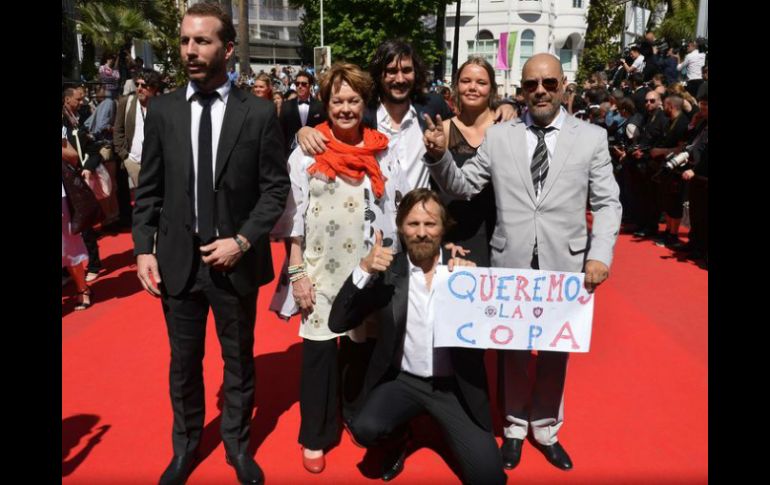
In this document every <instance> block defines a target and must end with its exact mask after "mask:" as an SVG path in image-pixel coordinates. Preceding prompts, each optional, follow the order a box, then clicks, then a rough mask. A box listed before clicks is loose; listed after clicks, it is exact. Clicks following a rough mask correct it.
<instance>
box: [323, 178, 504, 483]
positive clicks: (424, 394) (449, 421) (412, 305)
mask: <svg viewBox="0 0 770 485" xmlns="http://www.w3.org/2000/svg"><path fill="white" fill-rule="evenodd" d="M447 219H448V216H447V211H446V209H445V208H444V206H443V205H442V204H441V201H440V200H439V198H438V195H437V194H436V193H435V192H433V191H431V190H429V189H424V188H423V189H415V190H413V191H411V192H409V193H408V194H407V195H406V196H405V197H404V199H403V200H402V201H401V204H400V206H399V208H398V214H397V216H396V224H397V226H398V231H399V234H400V235H401V238H402V240H403V242H404V245H405V247H406V253H404V252H401V253H399V254H397V255H396V256H395V257H394V256H393V254H392V252H391V250H390V249H388V248H383V247H382V235H381V234H379V235H378V239H377V243H376V244H375V246H374V247H373V248H372V250H371V251H370V253H369V255H367V257H365V258H363V259H362V260H361V263H360V265H359V266H357V267H356V268H355V269H354V271H353V273H352V274H351V275H350V276H349V277H348V279H347V280H346V281H345V284H344V285H343V287H342V289H341V290H340V292H339V293H338V294H337V297H336V299H335V300H334V304H333V305H332V310H331V315H330V317H329V322H330V323H329V327H330V328H331V330H332V331H334V332H345V331H347V330H350V329H351V328H354V327H357V326H358V325H360V323H361V322H362V320H363V318H364V317H365V316H366V315H368V314H370V313H371V312H373V311H377V312H378V313H379V318H380V327H379V336H378V339H377V343H376V345H375V347H374V352H373V355H372V358H371V361H370V364H369V367H368V370H367V374H366V381H365V382H366V384H365V385H366V388H367V394H366V395H367V399H366V401H365V402H364V404H363V406H362V408H361V410H360V412H359V413H358V414H356V416H355V417H354V419H353V421H352V423H351V431H352V433H353V435H354V436H355V438H356V440H357V441H358V442H359V443H361V444H362V445H364V446H367V447H370V446H376V445H378V444H382V443H383V442H384V441H386V440H387V439H388V438H390V437H393V435H398V434H399V430H401V429H403V427H404V426H405V425H406V424H407V423H408V422H409V421H410V420H411V419H412V418H414V417H416V416H417V415H418V414H421V413H423V412H427V413H428V414H430V415H431V416H433V417H434V418H435V419H436V421H437V422H438V424H439V426H440V427H441V429H442V431H443V432H444V438H445V439H446V440H447V442H448V443H449V446H450V448H451V449H452V451H453V453H454V455H455V457H456V458H457V461H458V462H459V465H460V469H461V473H462V480H463V483H479V484H495V483H505V481H506V479H507V477H506V475H505V473H504V472H503V471H502V465H503V463H502V459H501V456H500V451H499V450H498V448H497V443H496V441H495V437H494V435H493V434H492V419H491V416H490V412H489V396H488V394H487V378H486V371H485V368H484V360H483V357H484V351H483V350H477V349H462V348H434V347H433V317H432V315H431V314H430V313H429V312H430V299H431V298H432V295H433V292H432V290H431V282H432V281H433V276H434V274H435V270H436V267H437V266H438V265H439V264H441V252H440V245H441V238H442V237H443V235H444V233H445V228H446V227H447ZM452 263H457V264H462V263H465V262H464V261H459V262H458V261H451V262H450V264H449V270H450V271H451V269H452V266H453V264H452ZM469 264H470V265H473V263H469ZM380 273H381V274H380ZM375 278H376V279H375ZM372 281H373V282H372ZM397 449H398V452H397V453H396V454H395V457H396V459H395V460H392V459H391V460H387V459H386V468H385V470H384V473H383V477H382V478H383V479H384V480H386V481H388V480H391V479H393V478H394V477H395V476H396V475H398V473H400V472H401V470H402V469H403V463H404V458H405V447H404V446H403V442H402V445H401V446H400V447H399V448H397ZM391 458H393V456H391Z"/></svg>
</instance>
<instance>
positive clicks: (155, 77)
mask: <svg viewBox="0 0 770 485" xmlns="http://www.w3.org/2000/svg"><path fill="white" fill-rule="evenodd" d="M139 79H143V80H144V82H146V83H147V86H149V87H151V88H155V89H157V90H158V91H160V90H161V89H163V79H162V78H161V77H160V73H159V72H158V71H156V70H155V69H142V70H141V71H139V72H138V73H137V74H136V80H137V81H138V80H139Z"/></svg>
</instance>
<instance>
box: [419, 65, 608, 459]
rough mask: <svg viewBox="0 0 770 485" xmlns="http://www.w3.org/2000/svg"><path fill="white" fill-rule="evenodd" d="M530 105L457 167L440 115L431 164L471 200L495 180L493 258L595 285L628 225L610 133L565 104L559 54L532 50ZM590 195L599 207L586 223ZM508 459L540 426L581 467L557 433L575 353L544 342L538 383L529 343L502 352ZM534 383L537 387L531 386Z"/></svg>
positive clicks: (551, 447) (556, 451) (543, 441)
mask: <svg viewBox="0 0 770 485" xmlns="http://www.w3.org/2000/svg"><path fill="white" fill-rule="evenodd" d="M521 84H522V88H523V92H524V97H525V99H526V102H527V105H528V107H529V112H528V113H527V115H526V116H525V117H524V119H522V120H519V119H516V120H512V121H510V122H505V123H499V124H497V125H495V126H492V127H491V128H489V129H488V130H487V133H486V137H485V139H484V141H483V142H482V144H481V147H480V148H479V150H478V152H477V154H476V156H474V157H473V158H471V159H470V160H468V161H467V162H465V164H464V165H463V166H462V168H458V167H457V165H456V164H455V163H454V161H453V160H452V156H451V154H450V153H449V151H447V150H446V149H445V146H446V139H447V135H446V134H445V133H444V132H443V129H442V124H441V122H440V118H438V117H437V118H438V119H437V121H438V122H437V123H435V124H434V123H433V122H432V121H431V120H428V121H429V123H428V129H427V130H426V131H425V136H424V141H425V145H426V147H427V150H428V153H427V155H426V160H425V161H426V164H427V165H428V167H429V168H430V172H431V175H432V176H433V178H434V179H435V180H436V181H437V182H438V183H439V184H440V185H441V186H442V188H443V189H444V190H445V191H447V192H449V193H450V194H452V195H454V196H457V197H461V198H464V199H470V198H471V197H473V196H474V195H476V194H477V193H479V192H481V190H482V189H483V188H484V187H485V186H486V185H487V184H488V183H490V182H492V183H493V185H494V188H495V201H496V204H497V226H496V227H495V231H494V234H493V236H492V239H491V241H490V246H491V252H490V253H491V260H492V265H493V266H496V267H506V268H532V269H544V270H554V271H570V272H581V271H584V272H585V284H586V289H587V290H588V291H589V292H592V291H593V290H594V289H595V288H596V287H597V286H598V285H599V284H601V283H602V282H603V281H604V280H606V279H607V277H608V276H609V267H610V264H611V262H612V252H613V248H614V246H615V241H616V239H617V235H618V231H619V229H620V217H621V205H620V202H619V200H618V193H619V191H618V186H617V183H616V182H615V179H614V177H613V175H612V164H611V162H610V154H609V150H608V147H607V134H606V132H605V131H604V130H603V129H601V128H599V127H597V126H593V125H590V124H588V123H585V122H583V121H580V120H578V119H577V118H574V117H572V116H570V115H569V114H568V113H567V112H566V111H565V110H564V109H562V108H561V107H560V104H561V101H562V96H563V94H564V86H565V84H566V78H565V77H564V72H563V71H562V68H561V63H560V62H559V60H558V59H557V58H555V57H554V56H552V55H550V54H537V55H535V56H533V57H531V58H530V59H529V60H528V61H527V62H526V63H525V64H524V68H523V70H522V83H521ZM586 201H587V202H588V205H589V206H590V210H591V213H592V214H593V224H592V227H591V231H590V232H589V231H588V228H587V224H586ZM502 354H503V366H502V369H501V372H500V375H501V378H502V381H501V382H502V383H503V384H504V385H503V386H501V387H504V389H501V395H502V398H503V399H502V400H503V403H504V405H503V406H504V411H503V412H504V423H506V427H505V428H504V435H505V436H504V438H505V439H504V441H503V446H502V454H503V465H504V466H505V468H507V469H512V468H514V467H515V466H516V465H518V463H519V460H520V458H521V448H522V445H523V443H524V439H525V438H526V437H527V434H528V431H529V428H530V427H531V428H532V434H533V437H534V440H533V444H534V446H535V447H536V448H538V449H539V450H540V451H541V452H542V453H543V454H544V455H545V457H546V458H547V459H548V461H549V462H550V463H551V464H553V465H554V466H556V467H558V468H561V469H563V470H569V469H571V468H572V461H571V460H570V458H569V456H568V455H567V453H566V451H565V450H564V448H563V447H562V446H561V444H560V443H559V442H558V440H557V433H558V431H559V429H560V428H561V426H562V424H563V412H564V406H563V394H564V378H565V374H566V369H567V358H568V356H569V354H568V353H565V352H545V351H539V352H538V355H537V356H536V363H535V369H536V376H537V378H536V380H535V382H534V385H533V386H531V385H530V383H529V377H528V375H527V372H528V368H529V361H530V359H531V358H535V357H534V356H532V355H531V352H530V351H518V350H510V351H502ZM530 389H531V391H530Z"/></svg>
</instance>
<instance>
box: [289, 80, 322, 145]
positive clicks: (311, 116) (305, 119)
mask: <svg viewBox="0 0 770 485" xmlns="http://www.w3.org/2000/svg"><path fill="white" fill-rule="evenodd" d="M294 84H295V85H296V86H297V97H296V98H294V99H291V100H289V101H284V103H283V105H282V106H281V128H282V129H283V136H284V140H285V142H286V143H285V145H286V152H285V153H286V157H287V158H288V157H289V155H291V152H292V150H294V148H296V146H297V142H296V139H295V135H296V134H297V132H298V131H299V129H300V128H302V127H303V126H310V127H311V128H312V127H313V126H316V125H317V124H319V123H321V122H322V121H326V111H325V110H324V107H323V104H321V102H320V101H318V100H317V99H315V98H314V97H312V96H311V95H310V89H311V88H312V87H313V75H312V74H310V73H309V72H307V71H300V73H299V74H297V78H296V80H295V81H294Z"/></svg>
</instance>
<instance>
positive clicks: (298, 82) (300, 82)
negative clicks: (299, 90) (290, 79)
mask: <svg viewBox="0 0 770 485" xmlns="http://www.w3.org/2000/svg"><path fill="white" fill-rule="evenodd" d="M295 84H296V85H297V86H310V83H309V82H306V81H297V82H296V83H295Z"/></svg>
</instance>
